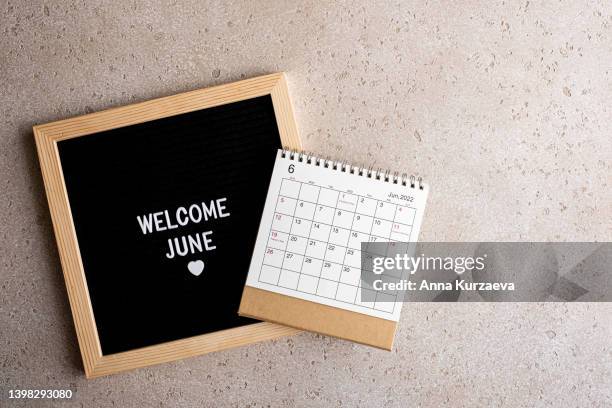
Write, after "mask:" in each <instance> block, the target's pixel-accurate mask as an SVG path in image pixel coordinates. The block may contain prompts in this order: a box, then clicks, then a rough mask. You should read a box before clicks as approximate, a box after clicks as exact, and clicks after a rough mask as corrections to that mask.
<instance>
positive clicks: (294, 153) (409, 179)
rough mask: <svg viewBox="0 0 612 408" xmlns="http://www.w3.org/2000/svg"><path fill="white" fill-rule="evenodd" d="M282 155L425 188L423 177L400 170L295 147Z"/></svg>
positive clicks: (386, 181) (387, 181)
mask: <svg viewBox="0 0 612 408" xmlns="http://www.w3.org/2000/svg"><path fill="white" fill-rule="evenodd" d="M281 157H282V158H288V159H289V160H295V161H298V162H300V163H306V164H312V165H313V166H317V167H323V168H326V169H327V168H331V169H333V170H336V171H341V172H343V173H350V174H355V175H358V176H361V177H367V178H373V179H376V180H380V181H383V182H385V183H392V184H401V185H402V186H406V187H410V188H418V189H419V190H423V189H424V184H423V178H422V177H417V176H414V175H411V176H408V174H406V173H402V174H401V175H400V173H399V172H397V171H395V172H393V173H391V171H390V170H388V169H387V170H384V169H381V168H378V169H376V170H374V168H373V167H372V166H369V167H367V168H366V167H363V166H351V165H350V164H349V163H347V162H346V161H335V160H332V159H331V158H330V157H329V156H326V157H320V156H317V155H315V154H314V153H312V152H303V151H299V150H294V149H286V148H283V149H282V150H281Z"/></svg>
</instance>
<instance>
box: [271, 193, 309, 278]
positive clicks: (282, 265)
mask: <svg viewBox="0 0 612 408" xmlns="http://www.w3.org/2000/svg"><path fill="white" fill-rule="evenodd" d="M301 191H302V183H300V188H299V190H298V197H299V196H300V192H301ZM278 199H279V198H277V201H276V203H277V205H278ZM296 210H297V206H296V207H295V208H294V210H293V217H295V211H296ZM270 228H272V227H270ZM288 245H289V240H287V244H285V253H286V252H287V249H286V248H287V246H288ZM285 259H286V258H285V257H284V256H283V263H282V264H281V271H282V270H283V267H284V266H285ZM280 278H281V274H280V273H279V274H278V281H277V282H276V284H277V285H279V284H280Z"/></svg>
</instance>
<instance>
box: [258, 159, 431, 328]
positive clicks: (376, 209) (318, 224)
mask: <svg viewBox="0 0 612 408" xmlns="http://www.w3.org/2000/svg"><path fill="white" fill-rule="evenodd" d="M283 156H285V157H283ZM427 191H428V189H427V186H424V188H423V189H422V190H421V189H418V188H411V187H410V186H404V185H402V184H401V183H398V184H394V183H393V182H389V181H386V182H385V181H384V180H377V179H376V178H368V177H366V176H364V175H361V176H360V175H359V174H357V173H355V174H351V173H350V172H349V171H346V172H343V171H341V170H340V169H333V167H332V166H330V167H325V166H323V164H321V165H316V164H315V163H314V161H313V162H311V163H307V162H306V160H303V161H299V160H297V158H293V159H292V158H291V157H290V156H289V155H288V154H283V151H281V150H279V151H278V153H277V156H276V162H275V166H274V170H273V174H272V179H271V182H270V187H269V190H268V196H267V199H266V204H265V208H264V213H263V216H262V219H261V223H260V226H259V232H258V235H257V241H256V244H255V250H254V254H253V257H252V259H251V265H250V268H249V274H248V277H247V283H246V284H247V285H248V286H252V287H255V288H259V289H263V290H267V291H271V292H276V293H279V294H283V295H287V296H293V297H296V298H300V299H304V300H308V301H311V302H317V303H321V304H325V305H328V306H333V307H337V308H341V309H346V310H350V311H354V312H358V313H363V314H367V315H370V316H374V317H379V318H383V319H387V320H392V321H398V320H399V316H400V312H401V306H402V302H401V299H391V300H390V299H389V298H388V297H386V298H385V299H382V294H381V299H378V295H377V297H375V298H376V301H373V302H362V297H361V291H362V290H368V289H365V288H364V289H362V288H361V257H362V252H361V250H362V245H361V244H362V242H364V243H369V242H377V243H380V242H387V243H389V244H388V245H389V246H395V245H397V244H401V243H404V247H405V248H406V251H408V245H406V244H405V243H409V242H416V240H417V238H418V234H419V228H420V225H421V220H422V217H423V211H424V207H425V202H426V199H427ZM366 248H367V245H366ZM383 255H386V254H383ZM370 299H371V298H370Z"/></svg>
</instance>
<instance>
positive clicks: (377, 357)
mask: <svg viewBox="0 0 612 408" xmlns="http://www.w3.org/2000/svg"><path fill="white" fill-rule="evenodd" d="M228 3H229V2H228ZM374 3H375V2H362V3H352V2H343V1H342V2H331V1H330V2H316V1H315V2H311V1H309V2H304V3H302V2H295V3H287V2H249V1H244V2H242V1H236V2H232V3H231V4H226V5H220V4H215V3H210V2H197V1H193V0H190V1H175V2H163V3H154V2H147V1H139V0H136V1H115V2H111V1H106V2H93V1H74V0H68V1H48V2H46V3H40V2H38V1H24V0H21V1H5V0H4V1H0V32H1V34H2V35H1V37H0V84H1V87H2V88H1V89H2V92H1V94H0V109H1V117H0V119H1V121H2V122H1V125H2V126H1V127H0V186H1V187H0V188H1V195H0V238H1V246H0V259H1V264H0V268H1V275H0V280H1V282H0V284H1V287H2V297H1V299H0V391H1V392H2V395H1V396H0V406H8V407H12V406H20V405H23V406H25V405H28V404H27V403H25V402H19V401H17V402H16V401H8V400H7V399H6V398H7V390H8V389H10V388H70V389H72V390H73V391H74V392H75V396H74V398H73V400H72V401H69V402H66V403H65V405H66V406H83V407H93V406H118V407H124V406H135V405H138V404H142V405H143V406H241V407H242V406H258V407H259V406H264V407H265V406H294V405H297V406H326V407H327V406H345V407H349V406H393V407H405V406H431V407H440V406H478V405H480V406H505V407H517V406H520V407H523V406H524V407H531V406H552V407H562V406H567V407H569V406H601V407H604V406H612V340H611V339H612V305H610V304H410V305H407V307H405V308H404V312H403V315H402V319H401V322H400V327H399V331H398V333H397V338H396V346H395V349H394V350H393V352H391V353H388V352H383V351H378V350H373V349H370V348H367V347H363V346H359V345H354V344H351V343H348V342H345V341H340V340H335V339H331V338H324V337H321V336H316V335H312V334H302V335H298V336H295V337H292V338H287V339H284V340H279V341H273V342H266V343H262V344H257V345H253V346H250V347H244V348H240V349H235V350H231V351H227V352H221V353H216V354H210V355H207V356H202V357H197V358H192V359H189V360H185V361H179V362H175V363H170V364H165V365H161V366H157V367H153V368H147V369H142V370H138V371H134V372H130V373H126V374H121V375H117V376H112V377H108V378H102V379H98V380H92V381H87V380H85V378H84V376H83V372H82V368H81V362H80V356H79V353H78V348H77V343H76V337H75V333H74V328H73V324H72V321H71V317H70V311H69V307H68V301H67V297H66V292H65V287H64V283H63V279H62V277H61V270H60V265H59V260H58V255H57V251H56V248H55V242H54V238H53V232H52V228H51V224H50V219H49V213H48V209H47V205H46V198H45V195H44V191H43V187H42V181H41V177H40V175H39V169H38V164H37V158H36V153H35V148H34V143H33V137H32V133H31V126H32V125H33V124H36V123H43V122H47V121H50V120H55V119H60V118H66V117H70V116H74V115H78V114H82V113H85V112H91V111H95V110H99V109H104V108H108V107H113V106H119V105H122V104H126V103H129V102H134V101H142V100H146V99H149V98H152V97H157V96H162V95H169V94H172V93H176V92H180V91H185V90H189V89H193V88H200V87H204V86H208V85H212V84H218V83H223V82H229V81H232V80H236V79H239V78H243V77H251V76H255V75H257V74H262V73H268V72H274V71H286V72H287V75H288V80H289V86H290V92H291V96H292V98H293V103H294V106H295V111H296V116H297V120H298V126H299V129H300V133H301V135H302V138H303V144H304V147H305V148H306V149H307V150H311V151H314V152H317V153H320V154H324V155H331V156H334V157H338V158H343V159H348V160H350V161H353V162H356V163H358V164H365V163H374V165H375V166H381V167H391V168H392V169H398V170H399V169H407V170H409V171H413V172H417V173H419V174H422V175H423V176H424V177H425V178H426V179H427V180H428V181H429V182H430V183H431V186H432V193H431V195H430V198H429V205H428V208H427V212H426V217H425V221H424V224H423V229H422V233H421V238H422V239H423V240H439V241H443V240H446V241H460V240H496V241H502V240H517V241H523V240H552V241H571V240H585V241H590V240H602V241H605V240H608V241H609V240H611V239H612V4H611V3H610V2H609V1H566V2H558V1H554V2H553V1H544V2H539V1H524V0H522V1H508V0H506V1H504V2H499V1H497V2H491V1H461V2H454V3H453V4H450V3H448V2H416V1H407V2H406V1H403V2H398V3H392V2H377V3H378V4H374ZM30 404H31V405H34V406H44V405H51V403H47V404H45V403H44V401H34V402H30ZM57 404H58V405H61V404H60V403H57Z"/></svg>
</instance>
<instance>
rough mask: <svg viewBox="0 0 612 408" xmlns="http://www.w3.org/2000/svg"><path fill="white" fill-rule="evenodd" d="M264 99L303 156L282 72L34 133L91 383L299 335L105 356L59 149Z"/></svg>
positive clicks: (270, 330) (253, 329)
mask: <svg viewBox="0 0 612 408" xmlns="http://www.w3.org/2000/svg"><path fill="white" fill-rule="evenodd" d="M263 95H270V96H271V98H272V103H273V106H274V113H275V116H276V121H277V125H278V130H279V133H280V137H281V142H282V144H283V146H286V147H289V148H293V149H299V148H300V147H301V146H300V140H299V138H298V133H297V128H296V125H295V121H294V119H293V109H292V107H291V103H290V100H289V94H288V90H287V85H286V81H285V77H284V75H283V74H282V73H276V74H270V75H265V76H260V77H256V78H251V79H247V80H243V81H239V82H234V83H230V84H226V85H220V86H215V87H212V88H206V89H200V90H196V91H191V92H186V93H182V94H178V95H173V96H167V97H164V98H159V99H153V100H150V101H146V102H141V103H137V104H133V105H128V106H124V107H120V108H115V109H109V110H106V111H102V112H96V113H92V114H88V115H84V116H79V117H75V118H71V119H66V120H61V121H57V122H52V123H47V124H44V125H37V126H34V137H35V140H36V147H37V150H38V156H39V160H40V167H41V170H42V175H43V179H44V184H45V190H46V193H47V200H48V202H49V208H50V211H51V218H52V221H53V229H54V231H55V237H56V240H57V245H58V249H59V255H60V260H61V264H62V269H63V272H64V279H65V280H66V287H67V291H68V298H69V300H70V308H71V310H72V317H73V319H74V324H75V327H76V333H77V337H78V341H79V347H80V350H81V356H82V358H83V364H84V368H85V375H86V376H87V378H93V377H99V376H103V375H108V374H112V373H116V372H119V371H124V370H129V369H134V368H139V367H145V366H149V365H153V364H158V363H163V362H168V361H172V360H177V359H181V358H185V357H191V356H196V355H200V354H205V353H209V352H212V351H219V350H225V349H228V348H232V347H237V346H242V345H245V344H249V343H253V342H257V341H262V340H268V339H274V338H278V337H281V336H285V335H290V334H294V333H297V332H299V331H298V330H295V329H292V328H289V327H284V326H279V325H276V324H272V323H265V322H264V323H255V324H250V325H247V326H243V327H237V328H233V329H228V330H222V331H219V332H215V333H209V334H203V335H200V336H195V337H190V338H185V339H181V340H176V341H171V342H167V343H162V344H158V345H154V346H149V347H143V348H139V349H135V350H130V351H126V352H121V353H116V354H110V355H102V348H101V346H100V341H99V337H98V332H97V328H96V323H95V320H94V314H93V309H92V306H91V301H90V297H89V291H88V288H87V281H86V279H85V271H84V268H83V263H82V260H81V255H80V250H79V247H78V242H77V238H76V232H75V227H74V224H73V219H72V213H71V210H70V205H69V202H68V195H67V191H66V185H65V182H64V176H63V173H62V167H61V162H60V158H59V154H58V148H57V142H59V141H61V140H65V139H70V138H75V137H80V136H84V135H88V134H92V133H97V132H101V131H105V130H110V129H115V128H119V127H124V126H129V125H134V124H137V123H143V122H147V121H150V120H154V119H159V118H164V117H169V116H174V115H180V114H183V113H187V112H192V111H196V110H200V109H205V108H210V107H214V106H219V105H224V104H228V103H232V102H238V101H241V100H245V99H250V98H255V97H258V96H263Z"/></svg>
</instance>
